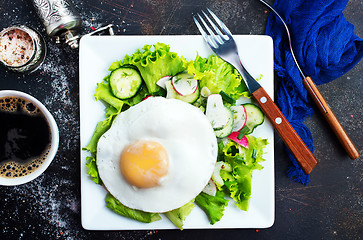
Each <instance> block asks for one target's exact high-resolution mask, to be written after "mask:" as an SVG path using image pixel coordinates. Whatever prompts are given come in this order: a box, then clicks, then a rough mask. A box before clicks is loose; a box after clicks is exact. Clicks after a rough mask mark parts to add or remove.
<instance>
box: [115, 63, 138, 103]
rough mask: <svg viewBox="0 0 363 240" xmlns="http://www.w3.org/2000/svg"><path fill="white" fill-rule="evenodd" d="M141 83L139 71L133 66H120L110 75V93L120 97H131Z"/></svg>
mask: <svg viewBox="0 0 363 240" xmlns="http://www.w3.org/2000/svg"><path fill="white" fill-rule="evenodd" d="M141 84H142V78H141V75H140V73H139V72H138V71H137V70H136V69H135V68H133V67H121V68H118V69H116V70H114V71H113V72H112V73H111V75H110V86H111V89H112V93H113V94H114V95H115V96H116V97H118V98H120V99H128V98H131V97H133V96H134V95H135V94H136V93H137V91H139V89H140V87H141Z"/></svg>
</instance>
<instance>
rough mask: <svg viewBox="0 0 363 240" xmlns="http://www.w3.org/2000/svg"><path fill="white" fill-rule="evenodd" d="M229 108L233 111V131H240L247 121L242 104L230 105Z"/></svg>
mask: <svg viewBox="0 0 363 240" xmlns="http://www.w3.org/2000/svg"><path fill="white" fill-rule="evenodd" d="M230 109H231V110H232V112H233V118H234V122H233V129H232V131H233V132H237V131H240V130H241V129H242V128H243V127H244V126H245V125H246V122H247V111H246V108H245V107H244V106H243V105H239V106H231V107H230Z"/></svg>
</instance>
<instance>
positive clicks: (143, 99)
mask: <svg viewBox="0 0 363 240" xmlns="http://www.w3.org/2000/svg"><path fill="white" fill-rule="evenodd" d="M149 97H152V95H148V96H146V97H144V99H142V101H145V100H146V99H148V98H149Z"/></svg>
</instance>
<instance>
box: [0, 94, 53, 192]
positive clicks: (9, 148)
mask: <svg viewBox="0 0 363 240" xmlns="http://www.w3.org/2000/svg"><path fill="white" fill-rule="evenodd" d="M58 145H59V132H58V127H57V124H56V122H55V120H54V118H53V116H52V115H51V114H50V113H49V111H48V110H47V109H46V107H45V106H44V105H43V104H42V103H41V102H40V101H38V100H37V99H35V98H34V97H32V96H30V95H29V94H26V93H23V92H19V91H14V90H2V91H0V185H8V186H13V185H19V184H24V183H27V182H29V181H31V180H33V179H35V178H36V177H38V176H39V175H40V174H42V173H43V172H44V171H45V170H46V169H47V167H48V166H49V165H50V163H51V162H52V160H53V158H54V157H55V155H56V153H57V150H58Z"/></svg>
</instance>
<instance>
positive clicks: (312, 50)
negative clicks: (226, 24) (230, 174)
mask: <svg viewBox="0 0 363 240" xmlns="http://www.w3.org/2000/svg"><path fill="white" fill-rule="evenodd" d="M347 3H348V0H320V1H316V0H294V1H290V0H275V2H274V4H273V7H274V8H275V10H276V11H277V12H278V13H279V14H280V16H281V17H282V18H283V19H284V20H285V22H286V24H287V26H288V28H289V30H290V33H291V36H292V46H293V49H294V53H295V56H296V58H297V60H298V62H299V64H300V67H301V68H302V71H303V72H304V74H305V76H310V77H311V78H312V79H313V80H314V82H315V84H317V85H320V84H323V83H327V82H330V81H332V80H334V79H336V78H339V77H340V76H342V75H343V74H345V73H346V72H348V71H349V70H350V69H351V68H353V66H354V65H355V64H356V63H358V62H359V61H360V59H361V58H362V56H363V41H362V39H360V38H359V37H357V36H356V35H354V26H353V25H352V24H351V23H349V22H348V21H347V20H346V19H345V18H344V15H343V13H342V11H343V10H344V8H345V6H346V4H347ZM266 34H267V35H269V36H271V37H272V38H273V40H274V52H275V66H274V67H275V71H276V73H277V75H278V79H277V81H279V83H280V85H279V88H278V90H277V104H278V105H279V107H280V109H281V111H282V112H283V114H284V115H285V116H286V118H287V119H288V120H289V121H290V123H291V125H292V126H293V127H294V129H295V130H296V132H297V133H298V134H299V135H300V137H301V138H302V139H303V141H304V142H305V143H306V145H307V146H308V147H309V149H310V150H311V151H312V152H313V151H314V145H313V139H312V135H311V132H310V130H309V129H308V128H307V127H306V126H305V125H304V124H303V121H304V119H305V118H306V117H308V116H310V115H312V114H313V113H314V109H313V106H314V104H313V101H312V100H311V99H310V97H309V96H308V93H307V91H306V89H305V88H304V86H303V83H302V77H301V75H300V73H299V71H298V69H297V67H296V65H295V63H294V60H293V58H292V55H291V52H290V49H289V42H288V38H287V33H286V30H285V28H284V26H283V24H282V22H281V21H280V19H279V18H278V17H277V16H276V15H275V14H274V13H273V12H271V14H270V15H269V17H268V21H267V25H266ZM287 152H288V155H289V158H290V159H291V162H292V165H291V166H290V167H289V169H288V170H287V175H288V176H289V177H291V178H292V179H293V180H295V181H297V182H301V183H303V184H305V185H307V184H308V183H309V181H310V180H309V175H306V174H305V173H304V172H303V171H302V169H301V168H300V166H299V165H298V164H297V162H296V160H295V158H294V157H293V156H292V154H291V153H290V152H289V151H288V150H287Z"/></svg>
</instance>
